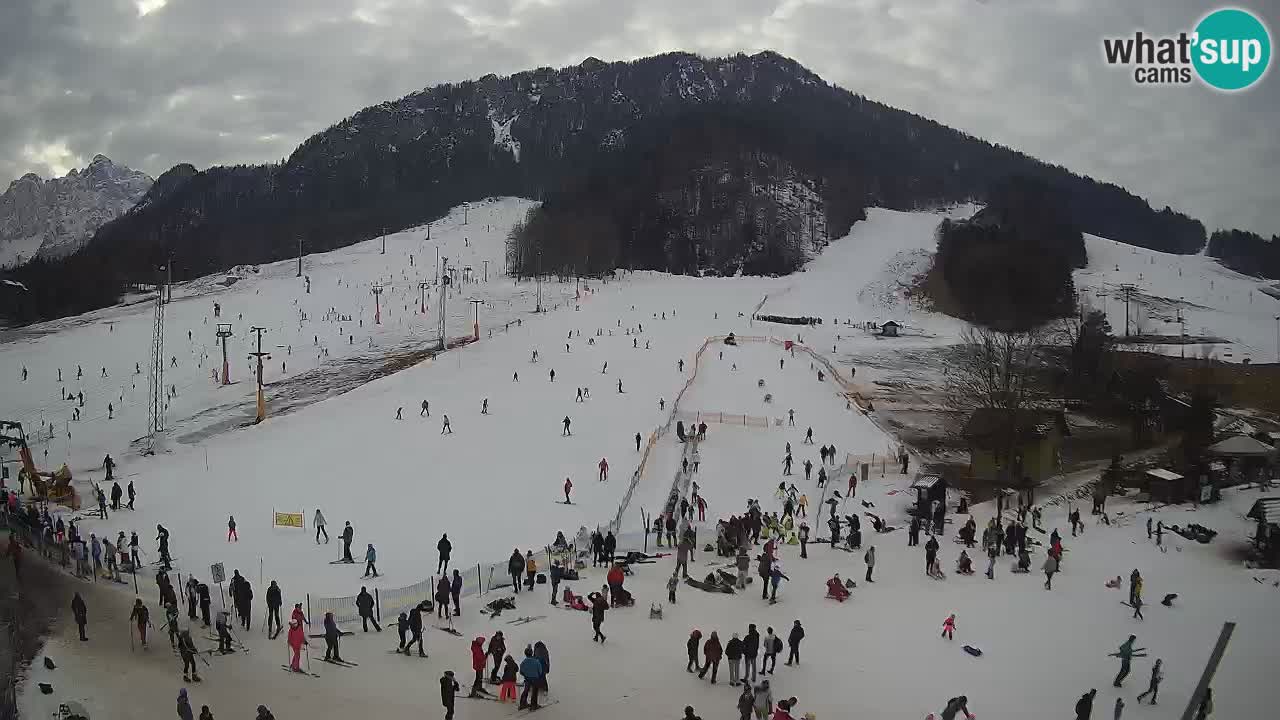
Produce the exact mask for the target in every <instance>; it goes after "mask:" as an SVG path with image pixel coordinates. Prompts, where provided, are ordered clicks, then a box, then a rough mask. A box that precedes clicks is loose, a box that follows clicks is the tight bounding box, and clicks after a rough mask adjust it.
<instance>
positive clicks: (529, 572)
mask: <svg viewBox="0 0 1280 720" xmlns="http://www.w3.org/2000/svg"><path fill="white" fill-rule="evenodd" d="M524 573H525V575H526V576H527V577H526V579H525V582H526V583H528V584H529V587H533V580H534V577H535V576H536V575H537V574H538V561H537V560H534V559H533V551H532V550H527V551H525V556H524Z"/></svg>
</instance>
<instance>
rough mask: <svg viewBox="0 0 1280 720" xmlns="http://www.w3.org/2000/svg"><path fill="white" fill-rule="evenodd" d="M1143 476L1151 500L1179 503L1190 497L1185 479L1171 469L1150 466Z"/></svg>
mask: <svg viewBox="0 0 1280 720" xmlns="http://www.w3.org/2000/svg"><path fill="white" fill-rule="evenodd" d="M1143 476H1144V479H1145V480H1146V481H1147V493H1148V494H1149V495H1150V496H1151V501H1152V502H1163V503H1180V502H1183V501H1184V500H1186V499H1187V498H1188V497H1190V492H1191V490H1190V488H1189V487H1188V483H1187V479H1186V478H1185V477H1183V476H1182V475H1179V474H1178V473H1176V472H1174V471H1172V470H1166V469H1164V468H1152V469H1150V470H1148V471H1146V473H1144V475H1143Z"/></svg>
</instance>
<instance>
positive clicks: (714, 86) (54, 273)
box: [0, 52, 1205, 321]
mask: <svg viewBox="0 0 1280 720" xmlns="http://www.w3.org/2000/svg"><path fill="white" fill-rule="evenodd" d="M166 175H168V174H166ZM1014 175H1019V176H1026V177H1032V178H1036V179H1038V180H1040V181H1043V182H1044V183H1045V184H1046V185H1047V186H1049V187H1050V188H1051V189H1052V190H1053V191H1054V192H1055V193H1057V194H1058V195H1059V196H1060V197H1061V198H1062V202H1063V203H1064V205H1065V206H1066V211H1067V212H1068V214H1069V216H1070V217H1071V219H1072V220H1073V221H1074V222H1075V223H1076V224H1077V225H1078V226H1079V227H1080V229H1081V230H1083V231H1084V232H1089V233H1094V234H1097V235H1102V236H1104V237H1109V238H1113V239H1116V240H1120V241H1122V242H1128V243H1132V244H1135V245H1141V246H1144V247H1150V248H1156V249H1161V250H1166V251H1169V252H1184V253H1185V252H1196V251H1198V250H1199V249H1200V248H1201V247H1203V245H1204V242H1205V232H1204V228H1203V226H1202V225H1201V224H1200V223H1199V222H1197V221H1195V220H1192V219H1190V218H1187V217H1186V216H1184V215H1181V214H1178V213H1175V212H1173V211H1171V210H1169V209H1167V208H1166V209H1165V210H1163V211H1156V210H1153V209H1152V208H1150V207H1149V206H1148V204H1147V203H1146V202H1145V201H1143V200H1142V199H1141V198H1139V197H1136V196H1134V195H1132V194H1130V193H1128V192H1126V191H1125V190H1123V189H1122V188H1119V187H1117V186H1114V185H1109V184H1104V183H1098V182H1095V181H1093V180H1091V179H1089V178H1087V177H1081V176H1078V175H1074V174H1072V173H1070V172H1069V171H1067V170H1065V169H1063V168H1060V167H1056V166H1050V165H1047V164H1044V163H1041V162H1039V161H1037V160H1035V159H1034V158H1031V157H1029V156H1026V155H1024V154H1022V153H1019V152H1016V151H1014V150H1010V149H1008V148H1004V147H1001V146H997V145H992V144H990V143H988V142H985V141H983V140H980V139H977V138H974V137H971V136H969V135H966V134H964V133H962V132H959V131H956V130H953V129H951V128H948V127H945V126H943V125H940V124H938V123H937V122H934V121H932V120H929V119H926V118H922V117H920V116H917V115H913V114H911V113H908V112H905V111H902V110H897V109H894V108H891V107H888V106H886V105H883V104H880V103H877V102H874V101H872V100H869V99H867V98H864V97H862V96H860V95H856V94H854V93H851V92H848V91H846V90H843V89H840V88H838V87H834V86H831V85H829V84H828V83H826V82H825V81H823V80H822V79H821V78H819V77H818V76H817V75H815V74H813V73H812V72H809V71H808V70H807V69H805V68H804V67H802V66H801V65H799V64H798V63H796V62H794V61H792V60H790V59H788V58H785V57H783V56H781V55H778V54H777V53H773V52H761V53H758V54H755V55H751V56H747V55H735V56H732V57H726V58H701V57H697V56H694V55H690V54H686V53H670V54H666V55H660V56H655V57H650V58H644V59H640V60H636V61H633V62H615V63H604V62H601V61H599V60H596V59H594V58H589V59H588V60H587V61H584V62H583V63H581V64H579V65H576V66H571V67H566V68H562V69H559V70H553V69H551V68H539V69H536V70H530V71H526V72H521V73H517V74H515V75H511V76H509V77H498V76H496V75H486V76H484V77H482V78H479V79H478V80H474V81H467V82H462V83H456V84H453V83H449V84H443V85H437V86H435V87H432V88H427V89H425V90H422V91H421V92H416V93H412V94H410V95H407V96H405V97H403V98H401V99H399V100H396V101H390V102H384V103H380V104H378V105H374V106H372V107H368V108H365V109H363V110H361V111H359V112H357V113H356V114H355V115H353V116H351V117H349V118H347V119H345V120H342V121H341V122H339V123H337V124H335V125H333V126H331V127H330V128H328V129H326V130H324V131H323V132H320V133H317V134H316V135H314V136H312V137H310V138H308V139H307V140H306V141H305V142H303V143H302V144H301V145H300V146H299V147H298V148H297V149H296V150H295V151H294V152H293V153H292V154H291V155H290V157H289V158H287V159H286V160H285V161H283V162H282V163H279V164H269V165H257V166H234V167H213V168H210V169H208V170H205V171H202V172H196V173H183V174H181V176H180V177H175V178H165V177H164V176H162V180H164V181H165V182H164V183H163V188H162V191H157V192H156V193H153V194H152V195H151V196H148V198H146V199H144V201H143V202H141V203H139V205H138V206H137V207H135V208H134V209H133V210H132V211H130V212H129V213H127V214H126V215H124V216H122V217H120V218H118V219H116V220H115V221H113V222H111V223H109V224H107V225H105V226H104V227H102V228H101V229H99V231H98V232H97V234H96V235H95V236H94V238H93V240H92V241H91V242H90V243H89V244H88V245H87V246H86V247H85V248H84V250H82V251H81V252H79V253H77V254H76V255H74V256H72V257H70V258H65V259H61V260H57V261H50V262H44V261H37V262H34V263H31V264H29V265H27V266H25V267H23V268H20V269H18V270H16V271H13V272H11V273H7V274H6V276H7V277H11V278H12V279H14V280H17V281H20V282H23V283H24V284H25V285H26V286H27V287H28V288H29V289H30V291H29V293H28V294H27V296H26V297H24V298H22V299H21V301H19V302H13V303H3V304H0V307H3V308H4V310H3V311H0V312H7V313H8V314H9V315H10V316H11V318H12V319H16V320H19V321H29V320H33V319H39V318H47V317H54V316H58V315H65V314H69V313H75V312H82V311H84V310H87V309H91V308H95V307H100V306H103V305H107V304H110V303H112V302H114V301H115V300H116V299H117V298H118V296H119V294H120V292H121V290H122V289H123V288H125V287H126V286H127V284H128V283H131V282H147V281H149V280H150V279H151V278H152V277H153V275H154V269H153V268H154V267H155V266H156V265H158V264H160V263H163V262H165V260H166V258H167V257H168V256H169V254H170V253H171V252H172V254H173V257H174V277H175V278H179V279H181V278H189V277H195V276H199V275H203V274H207V273H209V272H213V271H216V270H218V269H221V268H225V267H228V266H231V265H235V264H241V263H259V262H266V261H270V260H275V259H280V258H283V257H288V256H290V255H291V254H293V253H294V252H295V251H296V248H297V241H298V239H299V238H302V239H303V240H304V241H305V244H306V249H307V250H308V251H309V252H316V251H324V250H328V249H332V248H336V247H341V246H344V245H348V244H350V243H353V242H356V241H359V240H362V239H365V238H368V237H372V236H375V235H377V234H378V233H380V232H382V231H383V230H384V229H386V230H395V229H400V228H404V227H408V226H412V225H415V224H420V223H422V222H425V221H428V220H430V219H432V218H434V217H438V216H439V215H441V214H442V213H443V212H445V211H446V210H447V209H448V208H450V207H452V206H454V205H456V204H458V203H460V202H464V201H467V200H473V199H478V198H481V197H485V196H491V195H522V196H527V197H532V198H535V199H540V200H543V201H544V211H543V213H541V218H540V219H531V223H530V226H533V225H535V224H536V222H533V220H537V222H541V223H542V224H543V227H544V228H553V229H556V230H557V232H554V233H551V234H550V235H544V237H553V236H560V235H563V234H564V233H561V232H559V230H562V229H564V228H566V227H570V228H571V227H573V226H574V225H573V224H574V223H576V224H577V226H579V227H584V228H593V230H592V232H590V233H589V235H590V237H589V238H585V239H582V238H580V239H579V240H577V241H575V242H574V243H571V244H569V245H567V246H564V247H558V248H554V250H555V252H552V248H550V247H548V248H547V252H546V253H545V254H544V262H546V261H548V260H549V259H551V258H552V257H556V258H557V260H556V261H555V262H554V263H553V265H554V267H546V266H544V268H543V269H544V271H550V270H555V269H571V268H572V269H574V270H577V271H599V270H604V269H607V268H609V267H616V266H624V267H626V266H630V267H636V268H654V269H663V270H671V271H674V272H701V271H705V270H708V269H710V270H715V271H717V272H725V273H729V272H786V271H789V270H790V269H793V268H794V267H795V266H796V265H797V264H798V263H800V262H803V259H804V257H805V256H806V254H807V252H809V251H810V250H812V249H813V248H817V247H820V246H821V245H822V244H823V243H825V242H826V241H827V240H828V239H829V238H834V237H839V236H840V235H842V234H844V233H845V232H846V231H847V229H848V228H849V226H850V225H851V224H852V223H853V222H854V221H855V220H857V219H859V218H860V217H862V213H863V209H864V208H866V207H869V206H873V205H875V206H883V207H888V208H897V209H912V208H919V207H928V206H932V205H936V204H939V203H948V202H956V201H964V200H982V199H984V198H985V197H986V195H987V193H988V189H989V188H990V187H992V185H993V184H994V183H996V182H998V181H1000V180H1002V179H1004V178H1006V177H1010V176H1014ZM157 185H158V186H160V185H162V183H161V182H157ZM570 235H574V233H570ZM531 237H533V236H531ZM596 238H598V239H596ZM583 243H586V244H585V245H584V244H583ZM525 257H526V256H525V255H524V254H522V253H520V252H519V251H518V250H517V253H516V257H515V258H513V260H514V261H515V262H516V263H518V264H519V267H517V270H521V271H524V272H528V271H529V270H530V268H529V267H528V265H527V264H526V263H525V262H524V260H525Z"/></svg>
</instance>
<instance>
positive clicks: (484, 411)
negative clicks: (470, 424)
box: [480, 398, 489, 415]
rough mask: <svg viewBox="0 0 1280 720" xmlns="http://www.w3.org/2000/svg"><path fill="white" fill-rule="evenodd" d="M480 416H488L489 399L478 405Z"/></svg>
mask: <svg viewBox="0 0 1280 720" xmlns="http://www.w3.org/2000/svg"><path fill="white" fill-rule="evenodd" d="M480 414H481V415H488V414H489V398H485V399H484V400H483V401H482V402H481V403H480Z"/></svg>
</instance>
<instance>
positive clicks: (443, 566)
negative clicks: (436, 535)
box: [436, 533, 453, 572]
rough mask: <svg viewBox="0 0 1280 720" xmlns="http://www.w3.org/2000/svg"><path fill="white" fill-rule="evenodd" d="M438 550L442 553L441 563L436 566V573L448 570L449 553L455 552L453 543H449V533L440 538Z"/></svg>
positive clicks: (437, 545)
mask: <svg viewBox="0 0 1280 720" xmlns="http://www.w3.org/2000/svg"><path fill="white" fill-rule="evenodd" d="M436 550H437V551H438V552H439V553H440V562H438V563H437V564H436V572H443V571H445V570H448V569H449V553H450V552H452V551H453V543H451V542H449V535H448V534H447V533H445V534H442V535H441V536H440V542H438V543H436Z"/></svg>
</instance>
